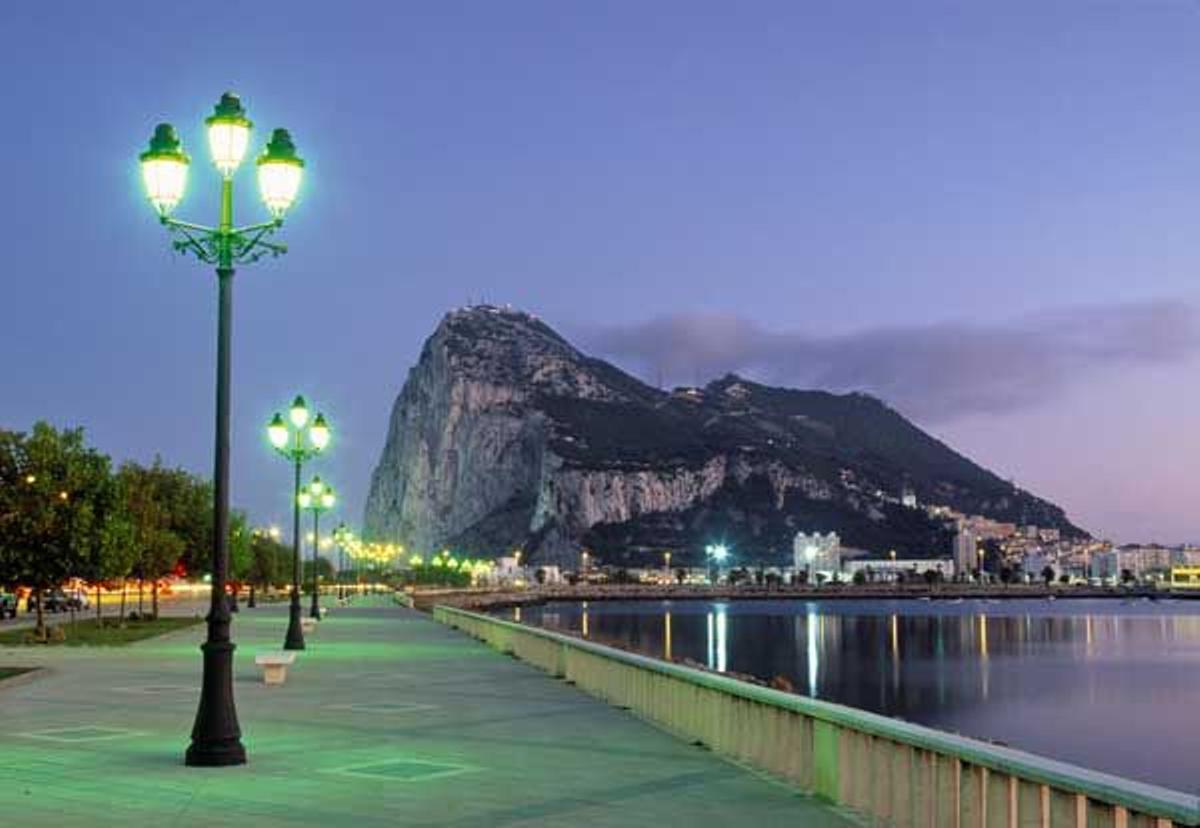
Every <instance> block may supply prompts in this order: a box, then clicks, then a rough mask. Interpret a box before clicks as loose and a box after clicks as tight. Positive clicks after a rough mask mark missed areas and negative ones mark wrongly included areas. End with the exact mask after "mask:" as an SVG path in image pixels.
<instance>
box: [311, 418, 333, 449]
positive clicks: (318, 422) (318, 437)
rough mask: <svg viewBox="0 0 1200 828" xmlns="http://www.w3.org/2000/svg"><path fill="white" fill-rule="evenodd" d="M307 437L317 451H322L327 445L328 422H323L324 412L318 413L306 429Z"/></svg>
mask: <svg viewBox="0 0 1200 828" xmlns="http://www.w3.org/2000/svg"><path fill="white" fill-rule="evenodd" d="M308 439H309V440H311V441H312V444H313V448H315V449H316V450H317V451H324V450H325V447H326V446H327V445H329V424H328V423H326V422H325V415H324V414H318V415H317V418H316V419H315V420H313V424H312V427H310V428H309V429H308Z"/></svg>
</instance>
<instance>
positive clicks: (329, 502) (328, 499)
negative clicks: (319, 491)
mask: <svg viewBox="0 0 1200 828" xmlns="http://www.w3.org/2000/svg"><path fill="white" fill-rule="evenodd" d="M335 503H337V496H336V495H335V494H334V493H333V489H326V490H325V494H323V495H321V505H322V506H324V507H325V508H326V509H332V508H333V505H334V504H335Z"/></svg>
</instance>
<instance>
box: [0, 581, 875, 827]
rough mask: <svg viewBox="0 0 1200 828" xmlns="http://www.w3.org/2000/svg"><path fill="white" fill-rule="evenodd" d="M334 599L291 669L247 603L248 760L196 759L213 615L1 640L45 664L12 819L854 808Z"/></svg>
mask: <svg viewBox="0 0 1200 828" xmlns="http://www.w3.org/2000/svg"><path fill="white" fill-rule="evenodd" d="M368 602H372V599H360V605H359V606H357V607H351V608H340V609H335V610H334V611H333V612H332V613H331V614H330V616H329V617H328V618H327V619H326V620H325V621H324V622H322V623H321V625H320V628H319V629H318V630H317V631H316V632H315V633H313V634H312V636H311V637H310V640H309V649H308V650H307V651H306V652H305V653H303V654H301V655H300V658H299V659H298V661H297V664H296V666H295V667H293V668H292V670H291V672H290V673H289V676H288V682H287V684H286V685H284V686H282V687H266V686H264V685H263V684H262V683H261V682H260V681H259V678H258V673H257V668H256V667H255V666H254V655H255V653H256V652H260V651H262V650H267V649H276V648H277V647H278V645H279V643H280V642H281V640H282V638H283V632H284V628H285V626H286V623H285V622H286V618H285V614H284V612H285V610H284V608H283V607H260V608H258V609H256V610H243V611H242V612H241V613H239V614H238V615H237V616H235V622H234V625H235V626H234V634H235V637H236V638H237V639H238V641H239V643H240V646H239V649H238V651H237V655H236V662H235V671H236V685H235V686H236V694H237V704H238V712H239V716H240V719H241V724H242V730H243V740H244V742H245V744H246V747H247V750H248V752H249V755H250V763H249V764H248V765H246V766H244V767H240V768H223V769H196V768H187V767H184V766H183V763H182V757H183V751H184V749H185V748H186V746H187V742H188V739H187V736H188V733H189V732H190V729H191V724H192V717H193V715H194V714H195V709H196V701H197V690H196V687H197V685H198V683H199V671H200V653H199V651H198V650H197V644H198V643H199V641H200V639H201V638H202V635H203V633H202V629H203V628H202V627H197V628H195V629H192V630H185V631H182V632H178V633H174V634H171V635H167V636H163V637H161V638H157V639H153V640H150V641H145V642H141V643H139V644H136V645H134V646H131V647H127V648H122V649H107V650H104V649H88V648H70V649H66V648H56V649H52V650H28V649H4V648H0V665H5V666H14V665H23V664H24V665H28V664H41V665H46V666H48V667H49V669H48V670H47V671H45V672H44V673H43V674H41V675H40V677H38V678H36V679H34V680H28V679H27V678H25V677H23V678H21V679H18V680H17V683H16V684H12V683H7V684H0V814H2V815H4V817H5V819H6V820H7V819H8V818H11V819H12V824H14V825H21V826H23V828H29V826H41V825H53V826H56V828H62V826H66V825H84V824H87V825H116V824H138V823H139V822H144V823H145V824H155V825H204V826H218V825H230V826H233V825H236V826H239V828H246V826H255V828H258V826H275V825H304V824H313V825H316V824H322V825H325V826H342V825H352V826H375V825H378V826H385V825H386V826H396V825H404V826H434V825H438V826H443V825H444V826H463V828H467V827H468V826H469V827H470V828H488V826H552V825H553V826H618V825H620V826H645V825H649V826H656V828H669V826H687V828H701V826H710V825H711V826H728V825H763V826H774V825H792V826H850V825H852V824H854V823H852V822H850V821H849V820H848V819H846V818H845V817H844V816H841V815H839V814H837V813H835V812H834V811H833V810H831V809H829V808H827V807H825V806H824V805H821V804H818V803H816V802H814V801H813V800H811V799H809V798H806V797H803V796H801V795H799V794H797V793H796V792H794V791H793V790H791V789H789V788H787V787H785V786H783V785H780V784H777V783H775V782H772V781H769V780H767V779H764V778H762V777H760V776H758V775H756V774H753V773H751V772H750V771H747V770H745V769H743V768H740V767H738V766H736V765H733V764H731V763H729V762H725V761H723V760H722V759H720V758H718V757H716V756H714V755H713V754H711V753H709V752H707V751H705V750H703V749H701V748H697V747H693V746H691V745H689V744H687V743H686V742H683V741H680V740H677V739H675V738H674V737H672V736H670V735H668V734H666V733H664V732H662V731H659V730H657V729H656V728H654V727H652V726H650V725H648V724H646V723H644V722H642V721H640V720H638V719H636V718H634V717H633V716H632V715H630V714H629V713H627V712H624V711H621V710H618V709H616V708H613V707H610V706H607V705H605V704H603V703H601V702H599V701H597V700H595V699H593V698H591V697H590V696H587V695H586V694H584V693H582V692H581V691H579V690H576V689H575V688H573V687H571V686H568V685H566V684H565V683H563V682H561V681H556V680H555V679H553V678H551V677H549V676H547V675H545V674H544V673H541V672H539V671H537V670H535V669H533V668H531V667H529V666H527V665H524V664H521V663H520V662H517V661H514V660H512V659H510V658H507V657H505V656H503V655H501V654H499V653H497V652H495V651H493V650H491V649H488V648H487V647H485V646H484V645H482V644H479V643H477V642H475V641H473V640H471V639H469V638H466V637H464V636H462V635H460V634H459V633H457V632H455V631H452V630H449V629H447V628H444V627H442V626H441V625H439V624H436V623H435V622H433V621H430V620H428V619H427V618H426V617H424V616H422V615H419V614H417V613H415V612H412V611H409V610H403V609H400V608H398V607H393V606H388V605H387V604H386V603H385V601H384V599H373V602H372V603H370V604H369V603H368Z"/></svg>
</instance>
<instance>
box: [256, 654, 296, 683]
mask: <svg viewBox="0 0 1200 828" xmlns="http://www.w3.org/2000/svg"><path fill="white" fill-rule="evenodd" d="M295 660H296V654H295V653H259V654H258V655H256V656H255V657H254V663H255V664H257V665H258V666H259V667H261V668H262V671H263V684H283V683H284V682H285V681H286V680H287V668H288V667H290V666H292V662H294V661H295Z"/></svg>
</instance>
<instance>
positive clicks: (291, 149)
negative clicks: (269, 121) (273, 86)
mask: <svg viewBox="0 0 1200 828" xmlns="http://www.w3.org/2000/svg"><path fill="white" fill-rule="evenodd" d="M303 177H304V161H303V160H302V159H301V158H300V157H299V156H298V155H296V145H295V144H294V143H292V136H291V135H290V134H289V133H288V131H287V130H286V129H277V130H275V131H274V132H272V133H271V140H270V141H269V142H268V143H267V147H266V149H265V150H263V153H262V155H260V156H259V157H258V189H259V192H260V193H262V200H263V203H264V204H265V205H266V206H267V210H269V211H270V213H271V215H273V216H275V218H277V219H279V218H282V217H283V214H284V213H286V212H287V211H288V209H290V208H291V206H292V203H293V202H295V200H296V195H297V194H298V193H299V192H300V179H301V178H303Z"/></svg>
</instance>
